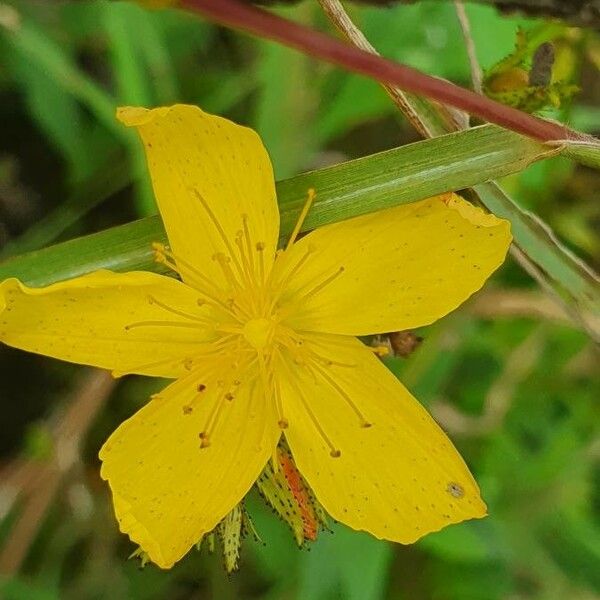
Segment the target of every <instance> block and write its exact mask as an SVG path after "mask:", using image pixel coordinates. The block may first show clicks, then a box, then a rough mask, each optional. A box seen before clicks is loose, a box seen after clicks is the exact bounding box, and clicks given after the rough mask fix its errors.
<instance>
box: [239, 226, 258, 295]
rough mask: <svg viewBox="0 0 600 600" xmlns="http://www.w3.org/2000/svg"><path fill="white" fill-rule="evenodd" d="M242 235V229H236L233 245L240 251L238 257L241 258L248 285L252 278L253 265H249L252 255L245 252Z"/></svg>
mask: <svg viewBox="0 0 600 600" xmlns="http://www.w3.org/2000/svg"><path fill="white" fill-rule="evenodd" d="M243 237H244V232H243V231H238V232H237V234H236V236H235V245H236V246H237V247H238V250H239V251H240V258H241V259H242V268H243V274H244V275H245V278H246V283H247V284H248V285H252V282H253V280H254V265H252V266H250V261H251V260H252V255H250V256H248V254H247V253H246V247H245V246H244V240H243V239H242V238H243Z"/></svg>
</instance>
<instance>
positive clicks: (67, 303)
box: [0, 105, 511, 568]
mask: <svg viewBox="0 0 600 600" xmlns="http://www.w3.org/2000/svg"><path fill="white" fill-rule="evenodd" d="M118 116H119V118H120V119H121V121H123V122H124V123H125V124H126V125H128V126H131V127H135V128H136V129H137V131H138V133H139V134H140V136H141V138H142V140H143V142H144V145H145V149H146V154H147V158H148V164H149V168H150V173H151V176H152V182H153V186H154V191H155V194H156V199H157V202H158V206H159V209H160V213H161V215H162V218H163V221H164V224H165V228H166V231H167V235H168V238H169V245H168V246H165V245H161V244H155V246H154V248H155V253H156V258H157V260H158V261H160V262H161V263H163V265H165V266H167V267H168V268H169V269H171V270H172V271H173V272H174V273H176V274H177V275H178V276H179V279H180V280H178V279H175V278H173V277H168V276H164V275H158V274H155V273H150V272H130V273H113V272H110V271H98V272H95V273H91V274H88V275H84V276H82V277H77V278H75V279H71V280H68V281H63V282H61V283H56V284H54V285H50V286H48V287H45V288H41V289H33V288H29V287H26V286H25V285H23V284H22V283H21V282H19V281H18V280H16V279H8V280H6V281H4V282H3V283H2V284H1V287H0V310H1V314H0V340H2V341H3V342H4V343H6V344H9V345H11V346H16V347H18V348H23V349H25V350H29V351H31V352H38V353H41V354H46V355H49V356H53V357H57V358H61V359H64V360H69V361H73V362H77V363H83V364H87V365H95V366H98V367H102V368H105V369H111V370H112V371H113V373H115V374H116V375H123V374H127V373H137V374H141V375H148V376H158V377H166V378H172V379H174V380H175V381H174V382H173V383H172V384H170V385H169V386H167V387H166V388H165V389H164V390H163V391H162V392H161V393H160V394H159V395H158V396H156V397H154V398H152V399H151V400H150V401H149V402H148V404H146V405H145V406H144V407H143V408H142V409H141V410H139V411H138V412H137V413H136V414H134V415H133V416H132V417H131V418H130V419H128V420H127V421H125V422H124V423H123V424H121V426H120V427H118V428H117V430H116V431H115V432H114V433H113V434H112V435H111V436H110V438H109V439H108V441H107V442H106V444H105V445H104V447H103V448H102V450H101V452H100V458H101V459H102V462H103V464H102V471H101V474H102V477H103V478H105V479H106V480H107V481H108V482H109V484H110V487H111V490H112V494H113V500H114V507H115V512H116V515H117V519H118V521H119V524H120V528H121V530H122V531H123V532H125V533H127V534H128V535H129V537H130V538H131V539H132V540H133V541H135V542H137V543H138V544H139V545H140V546H141V548H142V549H143V550H144V551H145V552H146V553H147V555H148V556H149V558H150V559H151V560H152V561H153V562H155V563H156V564H157V565H159V566H160V567H163V568H168V567H170V566H172V565H173V563H175V562H176V561H177V560H179V559H180V558H181V557H182V556H183V555H184V554H185V553H186V552H187V551H188V550H189V549H190V548H191V547H192V545H193V544H195V543H196V542H197V541H198V540H199V539H201V538H202V536H203V535H204V534H205V533H207V532H209V531H211V530H212V529H213V528H214V527H215V525H216V524H217V523H218V522H219V521H220V520H221V519H223V517H224V516H225V515H227V514H228V513H229V512H230V511H231V510H232V509H233V507H234V506H236V505H237V504H238V502H240V500H241V499H242V498H243V496H244V495H245V494H246V492H247V491H248V490H249V488H250V487H251V486H252V484H253V483H254V482H255V481H256V479H257V477H258V476H259V475H260V473H261V471H262V470H263V468H264V467H265V465H266V463H267V461H269V460H270V459H271V458H272V457H273V456H274V455H275V452H276V447H277V444H278V440H279V439H280V437H281V436H282V435H284V436H285V439H286V441H287V444H288V445H289V448H290V450H291V452H292V454H293V459H294V461H295V464H296V465H297V467H298V468H299V470H300V472H301V473H302V475H303V476H304V478H305V479H306V481H307V482H308V484H309V485H310V486H311V488H312V490H313V491H314V494H315V496H316V498H317V500H318V501H319V502H320V504H322V506H323V507H325V509H326V510H327V511H328V512H329V513H330V514H331V515H332V516H333V517H334V518H335V519H337V520H338V521H341V522H343V523H345V524H347V525H349V526H350V527H352V528H354V529H358V530H365V531H368V532H370V533H371V534H373V535H375V536H376V537H378V538H384V539H387V540H392V541H396V542H401V543H410V542H413V541H415V540H417V539H418V538H420V537H421V536H422V535H424V534H426V533H428V532H431V531H436V530H439V529H440V528H442V527H444V526H446V525H448V524H451V523H456V522H459V521H463V520H465V519H471V518H478V517H482V516H484V515H485V514H486V507H485V504H484V503H483V501H482V500H481V498H480V494H479V490H478V487H477V484H476V483H475V481H474V479H473V477H472V476H471V474H470V473H469V471H468V469H467V467H466V466H465V464H464V462H463V460H462V459H461V457H460V455H459V454H458V453H457V451H456V450H455V449H454V447H453V446H452V444H451V442H450V441H449V440H448V438H447V437H446V435H445V434H444V432H443V431H442V430H441V429H440V428H439V427H438V425H437V424H436V423H435V421H434V420H433V419H432V418H431V417H430V416H429V414H428V413H427V412H426V411H425V410H424V409H423V408H422V406H421V405H420V404H419V403H418V402H417V401H416V400H415V399H414V398H413V396H412V395H411V394H410V393H409V392H408V391H407V390H406V389H405V388H404V387H403V386H402V384H401V383H400V382H399V381H398V380H397V379H396V378H395V377H394V376H393V375H392V374H391V373H390V371H388V369H387V368H386V367H385V366H384V365H383V364H382V363H381V362H380V361H379V359H378V358H377V357H376V356H374V353H373V352H372V350H371V349H369V348H368V347H367V346H365V345H363V344H362V343H361V342H360V341H359V340H357V339H356V337H354V336H361V335H366V334H375V333H383V332H388V331H397V330H404V329H409V328H414V327H417V326H422V325H427V324H429V323H432V322H433V321H435V320H436V319H438V318H440V317H442V316H443V315H445V314H447V313H448V312H449V311H451V310H453V309H454V308H456V307H457V306H458V305H459V304H460V303H461V302H463V301H464V300H465V299H466V298H468V297H469V296H470V295H471V294H472V293H473V292H475V291H476V290H478V289H479V288H480V287H481V286H482V285H483V283H484V282H485V280H486V279H487V278H488V277H489V275H490V274H491V273H492V272H493V271H494V270H495V269H496V268H497V267H498V266H499V265H500V264H501V263H502V261H503V260H504V257H505V254H506V251H507V248H508V246H509V243H510V239H511V236H510V232H509V229H510V228H509V224H508V223H507V222H506V221H503V220H500V219H497V218H496V217H494V216H492V215H489V214H484V213H483V212H482V211H481V210H480V209H478V208H475V207H473V206H471V205H470V204H469V203H467V202H465V201H464V200H462V199H461V198H459V197H458V196H456V195H454V194H446V195H443V196H438V197H435V198H429V199H427V200H422V201H420V202H415V203H413V204H408V205H403V206H398V207H396V208H391V209H388V210H384V211H381V212H378V213H374V214H369V215H366V216H361V217H357V218H353V219H349V220H347V221H344V222H340V223H336V224H333V225H328V226H325V227H322V228H320V229H318V230H316V231H313V232H312V233H309V234H308V235H306V236H305V237H303V238H301V239H300V240H298V241H296V237H297V232H294V234H293V235H292V239H291V240H290V243H288V244H287V246H286V248H285V249H284V250H277V246H278V239H279V212H278V206H277V200H276V195H275V186H274V180H273V172H272V168H271V163H270V161H269V157H268V155H267V153H266V151H265V149H264V147H263V145H262V143H261V141H260V139H259V137H258V136H257V135H256V134H255V133H254V132H253V131H252V130H250V129H247V128H245V127H241V126H239V125H236V124H234V123H232V122H230V121H227V120H225V119H223V118H220V117H216V116H212V115H208V114H206V113H204V112H202V111H201V110H200V109H198V108H197V107H194V106H184V105H176V106H172V107H164V108H157V109H153V110H147V109H144V108H122V109H120V110H119V113H118ZM398 168H401V165H399V167H398ZM317 194H318V190H317Z"/></svg>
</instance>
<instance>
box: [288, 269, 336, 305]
mask: <svg viewBox="0 0 600 600" xmlns="http://www.w3.org/2000/svg"><path fill="white" fill-rule="evenodd" d="M345 270H346V269H345V267H344V266H341V267H340V268H339V269H338V270H337V271H336V272H335V273H333V274H332V275H330V276H329V277H328V278H327V279H325V281H322V282H321V283H319V285H317V286H315V287H314V288H312V289H311V290H309V291H308V292H306V293H305V294H303V295H302V296H301V297H300V298H299V299H298V300H307V299H308V298H310V297H311V296H314V295H315V294H317V293H319V292H320V291H321V290H322V289H323V288H325V287H326V286H328V285H329V284H330V283H331V282H332V281H334V280H335V279H337V278H338V277H339V276H340V275H341V274H342V273H343V272H344V271H345Z"/></svg>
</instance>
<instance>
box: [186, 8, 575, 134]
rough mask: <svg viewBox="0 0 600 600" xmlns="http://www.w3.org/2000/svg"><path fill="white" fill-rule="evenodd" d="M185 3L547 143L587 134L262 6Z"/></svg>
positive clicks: (233, 25) (213, 17) (229, 23)
mask: <svg viewBox="0 0 600 600" xmlns="http://www.w3.org/2000/svg"><path fill="white" fill-rule="evenodd" d="M180 6H182V7H183V8H187V9H188V10H193V11H197V12H200V13H202V14H203V15H204V16H205V17H207V18H208V19H210V20H211V21H215V22H217V23H220V24H222V25H225V26H227V27H231V28H234V29H240V30H242V31H246V32H247V33H250V34H253V35H256V36H259V37H262V38H267V39H271V40H274V41H276V42H279V43H281V44H283V45H285V46H290V47H292V48H296V49H297V50H300V51H301V52H304V53H306V54H311V55H313V56H316V57H317V58H320V59H323V60H326V61H328V62H331V63H333V64H336V65H339V66H341V67H344V68H346V69H348V70H349V71H354V72H356V73H361V74H363V75H366V76H368V77H372V78H373V79H376V80H377V81H379V82H381V83H387V84H392V85H396V86H398V87H400V88H401V89H403V90H405V91H407V92H412V93H413V94H417V95H420V96H425V97H427V98H430V99H432V100H436V101H437V102H440V103H442V104H447V105H450V106H454V107H455V108H459V109H461V110H464V111H465V112H467V113H469V114H471V115H475V116H477V117H480V118H481V119H484V120H486V121H490V122H491V123H496V124H497V125H500V126H502V127H505V128H506V129H512V130H513V131H516V132H518V133H522V134H523V135H526V136H529V137H532V138H534V139H537V140H541V141H544V142H547V141H551V140H566V139H570V140H575V139H580V138H581V134H579V133H577V132H576V131H572V130H570V129H568V128H567V127H564V126H563V125H561V124H559V123H553V122H551V121H545V120H543V119H539V118H537V117H534V116H532V115H529V114H527V113H524V112H521V111H520V110H517V109H515V108H512V107H510V106H505V105H504V104H500V103H499V102H495V101H494V100H490V99H489V98H486V97H485V96H481V95H480V94H476V93H474V92H471V91H470V90H466V89H464V88H461V87H460V86H458V85H454V84H453V83H450V82H448V81H445V80H443V79H438V78H437V77H432V76H430V75H426V74H424V73H421V72H420V71H417V70H416V69H413V68H411V67H407V66H405V65H402V64H400V63H396V62H393V61H391V60H388V59H385V58H382V57H380V56H376V55H373V54H370V53H369V52H365V51H364V50H360V49H359V48H356V47H354V46H351V45H350V44H347V43H344V42H341V41H338V40H336V39H335V38H332V37H330V36H328V35H325V34H323V33H320V32H318V31H314V30H313V29H310V28H308V27H305V26H303V25H299V24H298V23H294V22H293V21H290V20H288V19H284V18H283V17H280V16H278V15H275V14H273V13H270V12H268V11H266V10H263V9H261V8H257V7H254V6H250V5H247V4H242V3H241V2H239V1H238V0H181V2H180Z"/></svg>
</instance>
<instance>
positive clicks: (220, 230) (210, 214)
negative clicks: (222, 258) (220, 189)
mask: <svg viewBox="0 0 600 600" xmlns="http://www.w3.org/2000/svg"><path fill="white" fill-rule="evenodd" d="M193 191H194V194H195V195H196V198H198V200H199V202H200V204H202V206H203V207H204V210H205V211H206V213H207V214H208V217H209V218H210V220H211V221H212V223H213V225H214V226H215V229H216V230H217V232H218V234H219V236H220V238H221V240H222V241H223V243H224V244H225V247H226V248H227V252H228V253H229V255H230V256H231V259H232V260H233V262H234V264H235V267H236V269H237V270H238V273H240V275H241V274H242V269H241V267H240V263H239V261H238V259H237V258H236V256H235V253H234V251H233V247H232V245H231V243H230V242H229V238H228V237H227V234H226V233H225V230H224V229H223V227H222V226H221V223H219V220H218V219H217V217H216V216H215V213H214V212H213V211H212V209H211V208H210V206H209V205H208V202H206V200H205V199H204V198H203V196H202V195H201V194H200V192H198V190H196V189H194V190H193Z"/></svg>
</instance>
